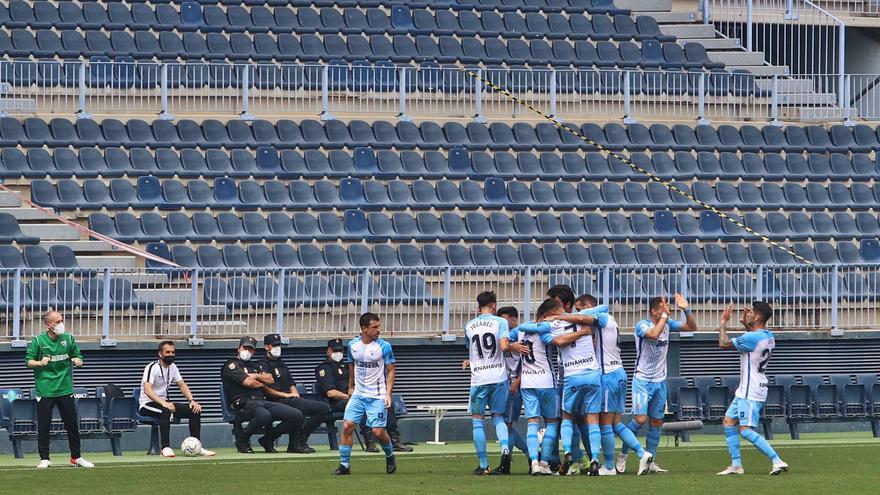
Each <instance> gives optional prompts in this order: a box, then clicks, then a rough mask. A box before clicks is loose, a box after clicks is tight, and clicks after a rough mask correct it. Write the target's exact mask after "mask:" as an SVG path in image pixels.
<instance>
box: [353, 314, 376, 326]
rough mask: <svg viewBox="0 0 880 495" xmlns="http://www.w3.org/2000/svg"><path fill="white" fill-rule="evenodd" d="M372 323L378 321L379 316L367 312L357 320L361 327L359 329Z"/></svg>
mask: <svg viewBox="0 0 880 495" xmlns="http://www.w3.org/2000/svg"><path fill="white" fill-rule="evenodd" d="M374 321H379V315H377V314H376V313H369V312H367V313H364V314H362V315H361V317H360V319H359V320H358V324H359V325H360V326H361V328H367V327H368V326H370V323H373V322H374Z"/></svg>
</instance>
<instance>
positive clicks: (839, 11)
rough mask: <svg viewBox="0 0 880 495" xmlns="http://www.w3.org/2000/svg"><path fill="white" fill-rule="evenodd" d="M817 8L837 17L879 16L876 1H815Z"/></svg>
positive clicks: (879, 4)
mask: <svg viewBox="0 0 880 495" xmlns="http://www.w3.org/2000/svg"><path fill="white" fill-rule="evenodd" d="M814 3H815V4H817V5H818V6H820V7H822V8H823V9H825V10H827V11H828V12H831V13H833V14H835V15H838V16H876V15H878V14H880V1H877V0H815V2H814Z"/></svg>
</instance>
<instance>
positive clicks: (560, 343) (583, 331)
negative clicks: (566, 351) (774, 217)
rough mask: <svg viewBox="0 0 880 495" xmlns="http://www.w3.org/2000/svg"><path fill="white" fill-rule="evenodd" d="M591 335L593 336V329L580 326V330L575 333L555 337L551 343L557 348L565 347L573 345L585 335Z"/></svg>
mask: <svg viewBox="0 0 880 495" xmlns="http://www.w3.org/2000/svg"><path fill="white" fill-rule="evenodd" d="M591 334H592V329H591V328H590V327H589V326H588V325H582V326H579V327H578V329H577V330H576V331H574V332H571V333H567V334H564V335H558V336H556V337H553V340H552V341H551V342H552V343H553V345H555V346H556V347H565V346H567V345H569V344H571V343H572V342H575V341H576V340H577V339H579V338H581V337H583V336H585V335H591Z"/></svg>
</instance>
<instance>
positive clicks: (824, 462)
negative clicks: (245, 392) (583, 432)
mask: <svg viewBox="0 0 880 495" xmlns="http://www.w3.org/2000/svg"><path fill="white" fill-rule="evenodd" d="M742 443H743V445H742V451H743V464H744V466H745V468H746V475H745V476H742V477H735V478H731V477H719V476H716V475H715V473H716V472H717V471H720V470H721V469H723V468H724V467H725V466H726V465H727V464H728V461H729V459H728V456H727V450H726V448H725V446H724V440H723V438H722V437H721V436H720V435H718V436H713V435H699V436H694V437H693V441H692V442H690V443H688V444H682V446H681V447H674V446H673V445H672V442H671V440H670V441H667V439H664V440H663V441H662V443H661V445H660V451H659V453H658V456H657V458H658V463H659V464H660V465H661V466H662V467H664V468H665V469H669V470H670V472H669V473H668V474H663V475H657V474H655V475H649V476H645V477H636V476H635V475H634V473H633V470H634V468H635V466H636V465H637V464H636V463H637V461H636V459H635V457H634V456H630V461H629V464H628V467H629V471H628V472H627V473H626V474H625V475H623V476H616V477H602V478H590V477H586V476H574V477H541V478H532V477H529V476H527V475H526V474H525V473H526V469H527V468H526V460H525V457H524V456H523V455H522V454H521V453H515V454H514V459H513V471H514V475H512V476H503V477H502V476H498V477H495V476H493V477H477V476H473V475H471V474H470V473H471V470H472V469H473V468H474V466H475V465H476V458H475V456H474V454H473V451H472V447H471V445H470V444H468V443H453V444H449V445H445V446H428V445H418V446H417V447H416V452H414V453H412V454H399V455H398V461H397V462H398V471H397V473H396V474H394V475H391V476H389V475H386V474H384V469H385V463H384V458H383V457H382V455H381V454H365V453H363V452H357V451H356V452H355V454H354V456H353V458H352V471H353V473H352V475H351V476H346V477H334V476H332V475H331V473H332V472H333V470H334V469H335V468H336V465H337V457H336V454H335V453H331V452H330V451H329V450H327V448H326V447H323V448H321V449H319V451H318V453H316V454H313V455H310V456H293V455H288V454H274V455H270V454H255V455H242V454H238V453H235V452H233V451H231V450H229V449H221V450H220V451H219V452H218V455H217V457H216V458H214V459H208V458H196V459H192V458H185V457H180V456H179V457H177V458H175V459H164V458H159V457H153V456H150V457H148V456H145V455H143V454H142V453H140V452H127V453H126V454H125V455H124V456H122V457H113V456H111V455H109V454H105V453H100V454H91V455H89V454H88V453H86V458H88V459H90V460H92V461H94V462H95V463H96V464H97V465H98V466H97V467H96V468H95V469H94V470H85V469H74V468H69V467H67V466H65V465H64V464H65V462H66V460H67V457H66V456H65V455H64V453H63V452H59V453H55V454H53V462H56V463H57V465H56V466H53V467H52V468H50V469H48V470H46V471H37V470H36V469H34V466H35V465H36V463H37V461H38V459H37V458H36V456H35V455H33V454H31V455H28V456H27V457H26V458H24V459H13V458H12V456H2V457H0V487H3V492H4V493H10V494H13V493H14V494H27V493H40V494H45V493H72V494H80V495H96V494H103V493H112V494H124V495H135V494H140V493H144V494H147V493H149V494H155V493H199V494H202V493H205V494H224V493H230V494H265V493H305V494H320V495H323V494H347V493H352V494H354V493H378V494H395V493H401V494H403V493H417V494H419V495H426V494H433V493H480V494H494V493H498V494H532V493H533V494H535V495H537V494H542V493H548V494H554V495H555V494H568V493H572V494H574V493H578V494H583V493H586V491H587V490H590V491H592V490H600V491H599V492H592V493H602V492H601V491H602V490H608V492H607V493H612V492H613V493H638V494H642V495H644V494H646V493H651V494H653V493H658V494H659V493H671V494H675V495H683V494H690V493H694V494H697V493H699V494H728V493H729V494H735V495H745V494H751V493H775V494H782V493H794V494H798V495H806V494H811V493H818V494H823V495H829V494H835V493H846V494H860V493H865V494H876V493H880V492H878V490H880V489H878V486H880V469H878V467H877V462H876V459H877V458H878V457H880V440H878V439H874V438H871V436H870V434H869V433H861V432H859V433H835V434H809V435H802V439H801V440H799V441H792V440H789V439H787V437H785V438H783V437H782V436H779V437H777V439H775V440H774V441H773V442H772V444H773V445H774V447H775V448H776V449H777V450H778V451H779V453H780V455H781V456H782V458H783V459H784V460H785V461H786V462H788V463H789V464H790V465H791V471H790V472H788V473H785V474H783V475H781V476H774V477H771V476H769V475H768V474H767V473H768V472H769V470H770V461H769V460H767V459H766V458H764V457H763V456H761V455H760V454H759V453H758V452H757V451H756V450H755V449H754V447H752V446H751V444H749V443H748V442H746V441H743V442H742ZM356 449H357V447H356ZM495 450H497V446H493V445H490V452H491V451H495ZM497 461H498V455H497V454H495V453H493V454H491V455H490V462H491V463H493V464H494V463H497Z"/></svg>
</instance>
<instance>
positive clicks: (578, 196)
mask: <svg viewBox="0 0 880 495" xmlns="http://www.w3.org/2000/svg"><path fill="white" fill-rule="evenodd" d="M337 183H338V187H337ZM674 185H675V186H676V187H678V188H679V189H680V190H683V191H685V192H687V193H691V188H690V187H689V186H688V185H687V184H684V183H674ZM622 186H623V187H621V184H620V183H617V182H602V183H600V184H598V185H597V184H595V183H592V182H577V183H571V182H562V181H559V182H542V181H536V182H520V181H504V180H502V179H499V178H496V177H491V178H488V179H486V180H485V181H484V182H483V183H482V184H481V183H480V182H478V181H472V180H469V179H466V180H462V181H458V182H457V183H456V182H453V181H449V180H445V179H444V180H441V181H437V182H436V184H435V183H432V182H431V181H425V180H417V181H414V182H412V184H408V183H407V182H405V181H400V180H394V181H390V182H384V181H365V182H361V180H360V179H341V180H339V181H338V182H337V181H331V180H320V181H316V182H315V183H314V184H310V183H309V182H308V181H306V180H295V181H287V184H285V181H266V182H265V183H264V184H263V185H260V184H259V183H258V182H256V181H253V180H244V181H240V182H238V183H236V181H235V180H234V179H231V178H228V177H221V178H217V179H214V186H213V188H212V187H211V186H209V185H208V183H207V182H205V181H202V180H190V181H189V182H188V183H187V185H186V186H184V184H183V183H182V182H179V181H177V180H174V179H166V180H163V181H160V180H159V179H157V178H156V177H153V176H145V177H139V178H138V180H137V186H135V185H133V184H132V183H131V182H130V181H129V180H128V179H111V180H110V184H109V187H108V185H107V183H105V182H104V181H103V180H102V179H86V180H85V181H84V182H83V185H82V186H80V185H79V183H78V182H77V181H75V180H74V179H60V180H58V182H57V185H53V184H52V182H50V181H48V180H45V179H38V180H35V181H33V183H32V185H31V199H32V200H33V201H34V202H35V203H37V204H39V205H42V206H48V207H51V208H55V209H57V210H73V209H85V210H88V209H101V208H107V209H127V208H135V209H143V208H148V209H153V208H160V209H167V210H177V209H181V208H211V209H217V210H225V209H230V208H235V209H237V210H256V209H265V210H277V209H288V210H306V209H312V210H327V209H351V208H360V209H365V210H400V209H406V208H411V209H428V208H435V209H440V210H451V209H455V208H458V209H461V210H469V209H477V208H483V209H487V210H496V209H506V210H514V211H515V210H526V209H528V210H531V211H541V210H556V211H568V210H571V209H579V210H583V209H589V208H604V209H607V208H614V209H617V208H622V209H627V210H641V209H678V210H680V209H685V210H687V209H690V208H693V207H694V206H695V204H694V203H693V202H692V201H691V200H690V199H688V198H687V197H685V196H682V195H680V194H678V193H674V192H670V191H669V189H667V188H666V186H664V185H662V184H660V183H657V182H648V183H647V184H645V183H640V182H625V183H623V184H622ZM693 194H694V196H695V197H696V198H697V199H698V200H700V201H702V202H704V203H707V204H711V205H715V206H718V207H722V208H737V209H739V210H744V211H747V210H754V209H779V208H781V209H789V210H800V209H806V210H826V209H828V210H873V209H876V208H877V205H878V203H880V182H878V183H875V184H874V186H873V190H872V188H871V187H869V186H868V185H867V184H864V183H861V182H856V183H853V184H852V185H851V186H850V187H847V186H846V185H845V184H843V183H841V182H832V183H830V184H829V185H828V186H827V187H826V186H823V185H821V184H818V183H810V184H808V185H807V187H804V186H801V185H799V184H795V183H792V182H788V183H786V184H784V185H782V186H780V185H778V184H776V183H773V182H765V183H763V184H761V185H760V186H757V185H755V184H753V183H751V182H743V183H741V184H739V185H733V184H730V183H728V182H719V183H717V184H715V186H714V187H713V186H711V185H709V184H705V183H703V182H697V183H695V184H694V187H693Z"/></svg>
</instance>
